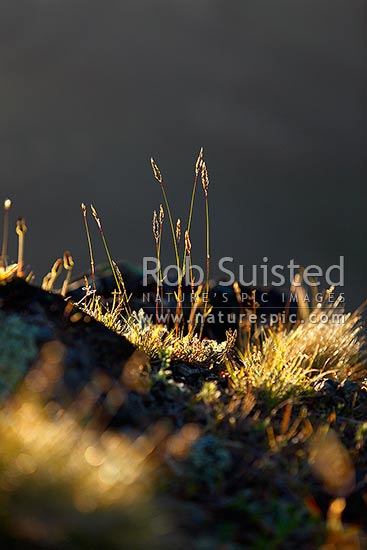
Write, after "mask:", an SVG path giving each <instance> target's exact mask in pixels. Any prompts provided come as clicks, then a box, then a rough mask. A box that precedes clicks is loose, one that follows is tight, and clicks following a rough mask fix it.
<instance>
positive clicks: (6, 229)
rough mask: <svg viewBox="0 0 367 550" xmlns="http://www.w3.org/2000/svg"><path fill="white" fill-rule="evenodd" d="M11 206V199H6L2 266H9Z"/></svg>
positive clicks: (0, 265)
mask: <svg viewBox="0 0 367 550" xmlns="http://www.w3.org/2000/svg"><path fill="white" fill-rule="evenodd" d="M10 207H11V200H10V199H5V201H4V226H3V244H2V247H1V261H0V267H3V268H4V269H6V268H7V265H8V261H7V249H8V240H9V210H10Z"/></svg>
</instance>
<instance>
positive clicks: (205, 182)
mask: <svg viewBox="0 0 367 550" xmlns="http://www.w3.org/2000/svg"><path fill="white" fill-rule="evenodd" d="M201 183H202V184H203V189H204V193H205V196H206V197H207V196H208V188H209V176H208V170H207V167H206V163H205V162H204V161H203V163H202V166H201Z"/></svg>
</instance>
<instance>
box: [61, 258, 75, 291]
mask: <svg viewBox="0 0 367 550" xmlns="http://www.w3.org/2000/svg"><path fill="white" fill-rule="evenodd" d="M63 262H64V269H65V270H66V277H65V280H64V282H63V285H62V289H61V296H63V297H64V298H65V296H66V293H67V291H68V286H69V283H70V278H71V272H72V270H73V266H74V260H73V257H72V255H71V254H70V252H69V251H68V250H67V251H66V252H64V259H63Z"/></svg>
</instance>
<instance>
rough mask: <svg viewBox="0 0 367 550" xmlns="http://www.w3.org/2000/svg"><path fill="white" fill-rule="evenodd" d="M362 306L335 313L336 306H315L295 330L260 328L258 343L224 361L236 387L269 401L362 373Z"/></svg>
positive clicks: (363, 364)
mask: <svg viewBox="0 0 367 550" xmlns="http://www.w3.org/2000/svg"><path fill="white" fill-rule="evenodd" d="M362 328H363V327H362V310H361V309H359V310H357V311H356V312H355V313H353V314H350V313H349V314H344V313H341V312H340V310H339V309H338V304H337V302H335V303H334V304H333V305H329V306H326V307H318V308H316V309H315V310H314V311H313V312H312V313H311V315H310V316H309V317H308V318H307V319H306V320H305V321H303V322H301V323H300V324H299V325H298V326H297V327H296V328H295V329H287V328H286V327H284V326H281V327H280V326H278V327H275V328H274V329H264V330H263V332H262V335H261V338H259V342H258V343H257V344H255V345H254V346H253V347H250V348H247V350H246V351H245V352H243V353H241V352H238V356H239V359H240V361H239V363H237V362H236V361H234V362H233V361H232V362H229V363H228V371H229V374H230V378H231V382H232V385H233V387H234V389H235V390H236V391H239V392H246V391H247V390H248V388H249V387H250V388H254V389H256V390H259V391H260V392H264V393H266V394H267V395H268V396H269V397H270V399H274V398H276V399H284V398H285V397H287V396H289V395H292V396H296V395H300V394H303V393H305V392H307V391H310V390H312V389H313V388H314V387H315V385H316V384H317V383H318V382H319V381H320V380H321V379H323V378H326V377H330V378H334V379H335V380H337V381H339V382H342V381H344V380H346V379H357V380H358V379H359V380H361V379H362V378H363V377H364V376H365V375H366V361H365V353H364V344H365V338H364V336H363V335H362Z"/></svg>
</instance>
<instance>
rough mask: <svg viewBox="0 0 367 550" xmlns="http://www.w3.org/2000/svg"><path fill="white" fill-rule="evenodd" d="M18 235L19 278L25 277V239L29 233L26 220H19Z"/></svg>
mask: <svg viewBox="0 0 367 550" xmlns="http://www.w3.org/2000/svg"><path fill="white" fill-rule="evenodd" d="M15 230H16V233H17V235H18V268H17V277H23V275H24V271H23V265H24V237H25V233H26V231H27V226H26V224H25V221H24V218H18V220H17V226H16V229H15Z"/></svg>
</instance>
